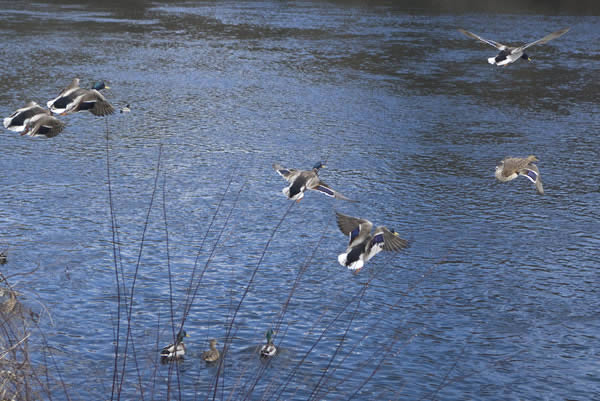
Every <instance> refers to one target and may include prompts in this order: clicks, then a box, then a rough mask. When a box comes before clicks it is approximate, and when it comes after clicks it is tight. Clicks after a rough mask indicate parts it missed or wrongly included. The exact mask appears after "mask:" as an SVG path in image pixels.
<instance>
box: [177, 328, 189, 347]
mask: <svg viewBox="0 0 600 401" xmlns="http://www.w3.org/2000/svg"><path fill="white" fill-rule="evenodd" d="M184 337H189V335H188V333H186V332H185V330H181V331H180V332H179V333H177V343H178V344H179V343H180V342H182V341H183V338H184Z"/></svg>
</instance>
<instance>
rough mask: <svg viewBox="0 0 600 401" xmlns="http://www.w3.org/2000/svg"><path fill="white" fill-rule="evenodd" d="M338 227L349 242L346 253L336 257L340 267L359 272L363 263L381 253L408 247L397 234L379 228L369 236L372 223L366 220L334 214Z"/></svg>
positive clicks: (405, 241) (382, 227)
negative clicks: (347, 237)
mask: <svg viewBox="0 0 600 401" xmlns="http://www.w3.org/2000/svg"><path fill="white" fill-rule="evenodd" d="M335 214H336V217H337V223H338V227H339V228H340V231H341V232H342V233H344V234H345V235H348V236H349V238H350V240H349V242H348V248H347V249H346V252H344V253H342V254H340V255H339V256H338V261H339V262H340V264H341V265H342V266H346V267H347V268H348V269H350V270H355V271H357V272H358V271H360V269H362V268H363V266H364V265H365V263H367V262H368V261H369V260H370V259H371V258H372V257H373V256H375V255H377V254H378V253H379V252H381V251H394V252H396V251H399V250H401V249H404V248H406V247H407V246H408V241H407V240H405V239H402V238H400V236H399V235H398V233H397V232H395V231H394V230H389V229H388V228H386V227H384V226H379V227H377V228H376V229H375V232H374V233H373V234H371V229H372V228H373V223H371V222H370V221H369V220H366V219H359V218H356V217H351V216H346V215H345V214H341V213H339V212H335Z"/></svg>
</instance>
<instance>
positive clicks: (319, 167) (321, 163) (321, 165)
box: [313, 162, 327, 171]
mask: <svg viewBox="0 0 600 401" xmlns="http://www.w3.org/2000/svg"><path fill="white" fill-rule="evenodd" d="M325 167H327V166H325V164H323V162H318V163H317V164H315V165H314V166H313V170H316V171H319V170H320V169H322V168H325Z"/></svg>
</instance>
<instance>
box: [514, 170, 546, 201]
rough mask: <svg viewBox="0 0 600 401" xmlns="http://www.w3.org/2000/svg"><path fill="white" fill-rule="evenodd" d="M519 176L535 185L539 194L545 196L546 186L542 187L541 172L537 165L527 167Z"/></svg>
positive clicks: (520, 171)
mask: <svg viewBox="0 0 600 401" xmlns="http://www.w3.org/2000/svg"><path fill="white" fill-rule="evenodd" d="M519 175H522V176H523V177H526V178H527V179H529V181H531V182H532V183H533V184H534V185H535V189H536V190H537V192H538V194H540V195H543V194H544V186H543V185H542V179H541V177H540V170H539V169H538V167H537V166H536V165H535V164H528V165H527V166H526V167H524V168H522V169H521V170H519Z"/></svg>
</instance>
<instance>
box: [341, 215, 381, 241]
mask: <svg viewBox="0 0 600 401" xmlns="http://www.w3.org/2000/svg"><path fill="white" fill-rule="evenodd" d="M335 215H336V217H337V223H338V227H339V228H340V231H341V232H342V233H344V235H348V236H349V237H350V241H349V244H351V243H352V241H354V240H355V239H356V238H358V236H360V235H362V236H363V237H365V236H367V235H369V234H370V233H371V229H372V228H373V223H371V222H370V221H369V220H366V219H359V218H357V217H352V216H347V215H345V214H342V213H339V212H335Z"/></svg>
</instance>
